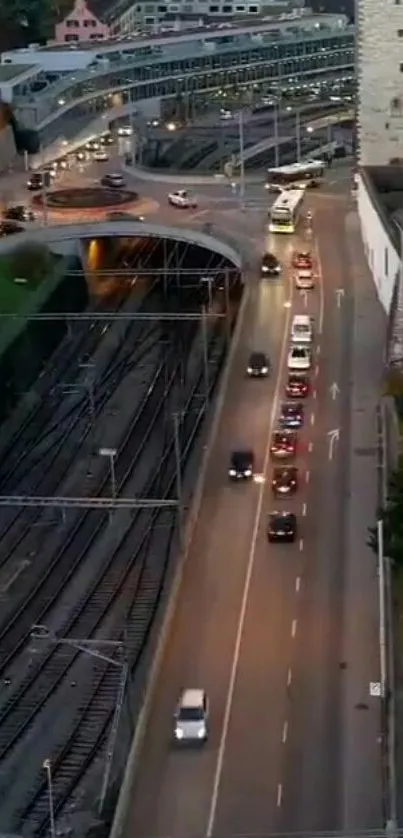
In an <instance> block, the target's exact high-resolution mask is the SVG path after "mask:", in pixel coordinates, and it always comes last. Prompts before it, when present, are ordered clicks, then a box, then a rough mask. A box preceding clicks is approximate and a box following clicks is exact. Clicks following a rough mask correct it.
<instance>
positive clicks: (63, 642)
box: [31, 625, 130, 838]
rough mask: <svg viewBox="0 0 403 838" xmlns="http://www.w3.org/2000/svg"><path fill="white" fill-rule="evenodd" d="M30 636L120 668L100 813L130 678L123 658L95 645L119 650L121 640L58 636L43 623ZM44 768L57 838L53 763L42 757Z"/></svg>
mask: <svg viewBox="0 0 403 838" xmlns="http://www.w3.org/2000/svg"><path fill="white" fill-rule="evenodd" d="M31 638H32V639H33V640H41V641H43V640H46V641H48V642H50V643H53V644H54V645H55V646H68V647H69V648H70V649H75V650H76V651H77V652H83V653H84V654H86V655H89V656H90V657H93V658H97V659H98V660H102V661H105V663H107V664H109V665H110V666H116V667H118V669H120V672H121V674H120V683H119V690H118V696H117V701H116V705H115V710H114V714H113V719H112V725H111V730H110V734H109V740H108V746H107V752H106V762H105V769H104V773H103V778H102V788H101V795H100V799H99V807H98V811H99V814H100V815H101V814H102V810H103V808H104V803H105V797H106V792H107V790H108V784H109V777H110V773H111V768H112V762H113V755H114V752H115V745H116V737H117V732H118V728H119V721H120V716H121V712H122V707H123V701H124V697H125V694H126V687H127V682H128V679H129V672H130V666H129V664H128V662H127V661H126V660H123V661H119V660H116V658H112V657H110V656H109V655H104V654H103V653H102V652H100V651H99V650H98V649H97V647H100V646H101V647H106V648H110V649H116V650H117V651H122V649H124V644H123V643H122V642H121V641H120V640H91V639H85V640H79V639H76V638H72V637H59V636H58V635H57V634H55V632H53V631H52V630H51V629H49V628H48V627H47V626H44V625H34V626H32V629H31ZM43 768H44V769H45V771H46V775H47V781H48V793H49V818H50V832H51V838H56V829H55V810H54V800H53V781H52V764H51V761H50V759H45V761H44V762H43Z"/></svg>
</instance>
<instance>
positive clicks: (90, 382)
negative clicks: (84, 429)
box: [78, 361, 95, 425]
mask: <svg viewBox="0 0 403 838" xmlns="http://www.w3.org/2000/svg"><path fill="white" fill-rule="evenodd" d="M78 366H79V369H81V370H87V376H86V379H85V386H86V388H87V392H88V405H89V411H90V419H91V424H92V425H94V422H95V381H94V369H95V364H94V363H93V362H91V361H90V362H88V363H81V364H79V365H78Z"/></svg>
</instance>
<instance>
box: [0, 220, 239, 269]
mask: <svg viewBox="0 0 403 838" xmlns="http://www.w3.org/2000/svg"><path fill="white" fill-rule="evenodd" d="M131 236H133V237H136V236H138V237H140V236H141V237H143V238H147V237H149V238H155V239H175V240H176V241H180V242H184V243H186V244H189V245H198V246H199V247H205V248H206V249H207V250H211V251H214V252H215V253H218V254H219V255H220V256H223V257H224V258H226V259H229V260H230V261H231V262H232V263H233V264H234V265H235V266H236V267H237V268H239V269H241V268H242V259H241V256H240V253H239V251H238V250H237V249H236V247H235V246H231V244H229V243H227V242H224V241H223V240H222V239H221V238H216V237H214V236H211V235H207V234H206V233H203V232H202V231H199V230H195V229H189V228H186V229H185V228H182V227H180V228H179V227H167V226H163V225H160V224H145V223H144V222H136V221H132V220H131V219H128V220H127V221H126V220H123V219H119V220H118V221H101V222H99V221H97V222H88V223H87V224H86V223H82V222H80V223H79V224H62V225H60V226H57V225H54V226H49V227H42V228H40V229H38V228H36V229H33V230H25V231H24V232H22V233H16V234H15V235H14V236H12V237H11V240H10V238H7V237H6V238H4V239H1V240H0V254H3V253H10V252H11V251H13V250H14V249H15V248H16V247H19V246H21V245H24V244H28V243H30V242H35V243H38V242H41V243H43V244H47V245H48V246H49V247H51V248H52V249H54V250H55V251H56V252H62V253H74V252H75V250H76V249H77V247H79V245H80V242H81V241H83V240H87V241H92V240H94V239H101V238H114V237H115V238H116V237H120V238H129V237H131ZM234 244H235V243H234Z"/></svg>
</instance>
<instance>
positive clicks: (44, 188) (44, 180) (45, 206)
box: [40, 145, 50, 227]
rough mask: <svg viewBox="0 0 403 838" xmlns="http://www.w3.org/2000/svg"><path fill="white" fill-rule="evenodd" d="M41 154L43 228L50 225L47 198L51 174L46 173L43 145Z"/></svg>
mask: <svg viewBox="0 0 403 838" xmlns="http://www.w3.org/2000/svg"><path fill="white" fill-rule="evenodd" d="M40 152H41V160H42V165H41V168H42V182H41V185H42V222H43V226H44V227H47V225H48V196H47V186H48V178H50V174H49V172H45V152H44V149H43V145H41V147H40Z"/></svg>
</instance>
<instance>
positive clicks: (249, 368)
mask: <svg viewBox="0 0 403 838" xmlns="http://www.w3.org/2000/svg"><path fill="white" fill-rule="evenodd" d="M252 373H253V369H252V367H248V374H249V375H252Z"/></svg>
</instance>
